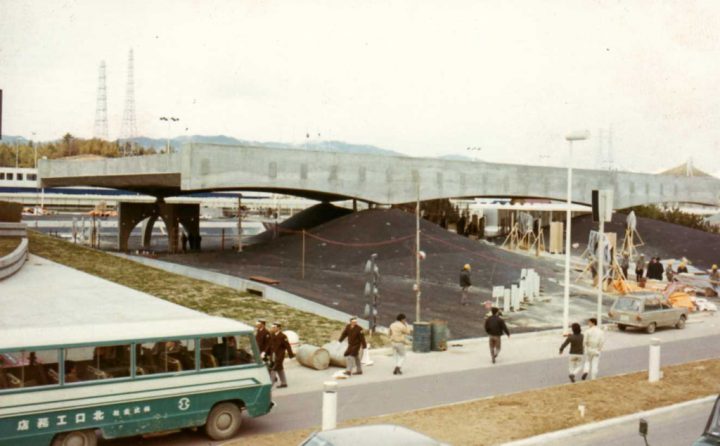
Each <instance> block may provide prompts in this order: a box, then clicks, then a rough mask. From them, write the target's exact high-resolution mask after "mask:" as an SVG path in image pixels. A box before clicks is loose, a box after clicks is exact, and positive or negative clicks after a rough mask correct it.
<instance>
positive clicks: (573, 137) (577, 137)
mask: <svg viewBox="0 0 720 446" xmlns="http://www.w3.org/2000/svg"><path fill="white" fill-rule="evenodd" d="M589 137H590V132H588V131H587V130H583V131H579V132H573V133H569V134H568V135H566V136H565V139H566V140H567V142H568V145H569V148H570V157H569V159H568V174H567V207H566V210H565V226H566V229H565V289H564V293H563V333H568V327H569V326H570V235H571V227H570V226H571V224H572V223H571V222H572V219H571V214H572V212H571V206H572V149H573V141H584V140H586V139H588V138H589Z"/></svg>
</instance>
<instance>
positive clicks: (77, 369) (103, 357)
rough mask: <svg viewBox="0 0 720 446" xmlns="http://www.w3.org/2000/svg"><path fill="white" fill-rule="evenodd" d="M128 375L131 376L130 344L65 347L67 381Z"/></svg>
mask: <svg viewBox="0 0 720 446" xmlns="http://www.w3.org/2000/svg"><path fill="white" fill-rule="evenodd" d="M69 366H70V367H69ZM68 376H69V377H70V378H69V379H68ZM127 376H130V345H127V344H121V345H99V346H97V347H76V348H68V349H65V382H66V383H72V382H79V381H94V380H97V379H110V378H122V377H127Z"/></svg>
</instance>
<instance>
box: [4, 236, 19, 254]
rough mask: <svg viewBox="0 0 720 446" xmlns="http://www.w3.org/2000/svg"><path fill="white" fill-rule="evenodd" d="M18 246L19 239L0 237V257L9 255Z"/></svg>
mask: <svg viewBox="0 0 720 446" xmlns="http://www.w3.org/2000/svg"><path fill="white" fill-rule="evenodd" d="M19 244H20V237H0V257H5V256H6V255H8V254H10V253H11V252H13V251H14V250H15V248H17V247H18V245H19Z"/></svg>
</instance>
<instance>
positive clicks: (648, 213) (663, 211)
mask: <svg viewBox="0 0 720 446" xmlns="http://www.w3.org/2000/svg"><path fill="white" fill-rule="evenodd" d="M630 211H635V215H637V216H638V217H645V218H652V219H653V220H660V221H666V222H668V223H674V224H676V225H681V226H685V227H688V228H693V229H699V230H701V231H705V232H714V233H720V226H715V225H712V224H710V223H708V222H707V221H706V220H705V217H704V216H702V215H698V214H690V213H688V212H683V211H681V210H680V209H678V208H675V207H673V208H670V207H660V206H653V205H647V206H635V207H631V208H628V209H626V210H624V211H623V213H627V214H629V213H630Z"/></svg>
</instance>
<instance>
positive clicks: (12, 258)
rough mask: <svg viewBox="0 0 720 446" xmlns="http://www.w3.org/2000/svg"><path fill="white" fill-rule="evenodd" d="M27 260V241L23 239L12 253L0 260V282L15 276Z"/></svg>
mask: <svg viewBox="0 0 720 446" xmlns="http://www.w3.org/2000/svg"><path fill="white" fill-rule="evenodd" d="M27 258H28V239H27V238H23V239H22V240H21V241H20V245H19V246H18V247H17V248H15V250H14V251H13V252H11V253H10V254H8V255H6V256H5V257H2V258H0V280H2V279H5V278H6V277H10V276H12V275H13V274H15V273H16V272H17V271H18V270H19V269H20V268H22V266H23V265H24V264H25V261H26V260H27Z"/></svg>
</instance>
